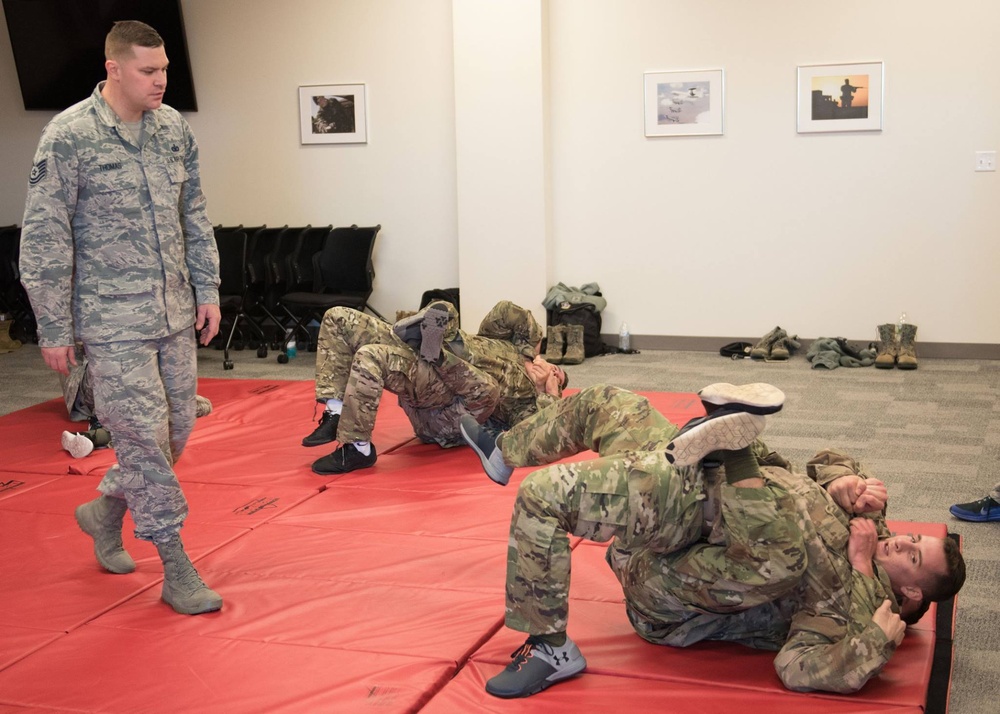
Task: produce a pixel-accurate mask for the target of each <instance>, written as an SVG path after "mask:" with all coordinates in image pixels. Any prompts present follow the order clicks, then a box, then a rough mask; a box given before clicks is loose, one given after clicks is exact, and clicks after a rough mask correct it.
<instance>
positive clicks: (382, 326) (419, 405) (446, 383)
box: [316, 307, 499, 446]
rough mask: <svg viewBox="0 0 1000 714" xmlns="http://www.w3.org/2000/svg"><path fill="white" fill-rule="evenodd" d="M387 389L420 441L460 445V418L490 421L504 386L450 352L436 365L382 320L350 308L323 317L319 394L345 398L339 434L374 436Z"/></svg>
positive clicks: (350, 438) (343, 437)
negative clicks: (488, 418)
mask: <svg viewBox="0 0 1000 714" xmlns="http://www.w3.org/2000/svg"><path fill="white" fill-rule="evenodd" d="M383 390H388V391H390V392H392V393H393V394H396V395H397V396H398V397H399V405H400V406H401V407H402V408H403V411H404V412H406V415H407V416H408V417H409V419H410V423H411V424H412V425H413V431H414V433H415V434H416V435H417V437H419V438H420V439H421V440H422V441H425V442H428V443H437V444H440V445H441V446H457V445H459V444H461V443H464V442H463V441H462V435H461V432H460V431H459V428H458V423H459V420H460V418H461V417H462V416H463V415H465V414H472V415H473V416H474V417H476V418H477V419H478V420H480V421H483V420H485V419H486V418H487V417H488V416H489V414H490V413H491V412H492V411H493V409H494V407H495V406H496V403H497V400H498V399H499V386H498V385H497V383H496V381H495V380H493V379H491V378H490V377H488V376H487V375H486V374H485V373H483V372H482V371H481V370H479V369H476V368H475V367H473V366H472V365H470V364H469V363H467V362H465V361H464V360H461V359H459V358H458V357H455V356H454V355H452V354H450V353H448V352H445V353H444V354H443V355H442V358H441V362H440V363H439V364H436V365H431V364H430V363H428V362H426V361H424V360H421V359H419V358H418V356H417V353H416V352H415V351H414V350H413V349H412V348H411V347H410V346H409V345H407V344H406V343H404V342H403V341H402V340H400V339H399V338H398V337H396V335H395V334H394V333H393V331H392V327H391V326H390V325H388V324H387V323H385V322H382V321H381V320H378V319H376V318H374V317H371V316H369V315H366V314H365V313H362V312H359V311H357V310H352V309H349V308H342V307H335V308H331V309H330V310H328V311H327V312H326V314H325V315H324V316H323V321H322V323H321V325H320V330H319V337H318V340H317V355H316V399H317V401H321V402H325V401H326V400H327V399H340V400H341V401H342V402H343V403H344V408H343V412H342V413H341V415H340V422H339V424H338V426H337V439H338V440H339V441H340V442H341V443H352V442H355V441H370V440H371V435H372V430H373V429H374V428H375V415H376V413H377V412H378V405H379V402H380V401H381V398H382V391H383Z"/></svg>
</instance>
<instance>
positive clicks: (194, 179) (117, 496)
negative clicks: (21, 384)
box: [20, 21, 222, 614]
mask: <svg viewBox="0 0 1000 714" xmlns="http://www.w3.org/2000/svg"><path fill="white" fill-rule="evenodd" d="M105 54H106V57H107V61H106V62H105V67H106V69H107V72H108V78H107V80H106V81H105V82H101V83H100V84H98V85H97V88H96V89H95V90H94V93H93V94H92V95H91V96H90V98H89V99H86V100H84V101H83V102H80V103H78V104H76V105H74V106H72V107H70V108H69V109H67V110H66V111H64V112H62V113H60V114H59V115H57V116H56V117H55V118H54V119H53V120H52V121H51V122H49V124H48V126H46V128H45V130H44V132H43V134H42V138H41V141H40V143H39V146H38V150H37V152H36V154H35V161H34V166H33V167H32V170H31V176H30V179H29V186H28V198H27V204H26V207H25V214H24V225H23V228H22V232H21V258H20V268H21V274H22V280H23V282H24V285H25V288H26V289H27V291H28V294H29V296H30V298H31V303H32V307H33V308H34V311H35V314H36V316H37V319H38V337H39V344H40V345H41V348H42V356H43V358H44V359H45V362H46V364H48V365H49V366H50V367H51V368H53V369H55V370H56V371H58V372H60V373H62V374H67V375H68V374H69V371H70V367H71V366H73V365H74V364H75V363H76V358H75V353H74V342H75V341H79V342H81V343H82V344H83V346H84V350H85V351H86V357H87V360H88V369H89V374H90V376H91V377H92V378H93V392H94V403H95V412H96V415H97V416H98V417H99V419H100V421H101V423H102V424H104V425H105V426H106V427H107V428H108V429H109V430H110V431H112V432H113V433H114V436H115V447H116V455H117V457H118V463H117V464H116V465H115V466H113V467H111V469H109V471H108V472H107V474H106V475H105V477H104V479H103V480H102V481H101V483H100V485H99V486H98V490H99V491H100V492H101V494H102V495H101V496H100V497H98V498H97V499H95V500H94V501H92V502H90V503H87V504H84V505H82V506H80V507H79V508H77V510H76V518H77V522H78V523H79V525H80V527H81V528H82V529H83V530H84V531H85V532H86V533H87V534H88V535H90V536H91V537H92V538H93V539H94V550H95V554H96V556H97V560H98V562H99V563H100V564H101V565H102V566H103V567H104V568H105V569H107V570H109V571H111V572H113V573H129V572H132V571H133V570H134V569H135V562H134V561H133V560H132V558H131V557H130V556H129V554H128V553H127V552H125V550H124V549H123V548H122V541H121V529H122V524H123V518H124V515H125V511H126V510H129V511H131V513H132V518H133V520H134V522H135V534H136V537H138V538H141V539H144V540H150V541H152V542H153V543H154V544H155V545H156V547H157V550H158V551H159V554H160V558H161V559H162V561H163V564H164V582H163V590H162V597H163V599H164V600H165V601H166V602H167V603H168V604H170V605H171V607H173V608H174V610H176V611H178V612H182V613H187V614H195V613H200V612H208V611H211V610H218V609H219V608H221V607H222V598H221V597H219V595H218V594H217V593H215V592H214V591H212V590H210V589H209V588H208V587H206V586H205V584H204V583H203V582H202V581H201V579H200V578H199V576H198V573H197V572H196V571H195V569H194V567H193V566H192V564H191V561H190V560H189V559H188V557H187V555H186V554H185V553H184V548H183V545H182V544H181V540H180V528H181V525H182V524H183V522H184V519H185V517H186V516H187V512H188V506H187V501H186V500H185V498H184V494H183V492H182V491H181V488H180V484H179V483H178V481H177V477H176V475H175V474H174V471H173V464H174V462H175V461H176V460H177V459H178V458H179V457H180V455H181V453H182V452H183V450H184V446H185V444H186V442H187V439H188V436H189V435H190V433H191V429H192V427H193V426H194V419H195V386H196V382H197V376H198V375H197V365H196V354H195V352H196V335H195V330H196V329H198V330H201V342H202V343H203V344H207V343H208V342H209V341H210V340H211V339H212V337H213V336H214V335H215V334H216V333H217V332H218V329H219V319H220V317H219V307H218V302H219V290H218V286H219V268H218V253H217V251H216V247H215V240H214V235H213V230H212V224H211V222H210V221H209V219H208V217H207V215H206V212H205V197H204V194H203V193H202V190H201V179H200V171H199V165H198V147H197V143H196V142H195V139H194V136H193V135H192V133H191V129H190V127H189V126H188V124H187V122H186V121H184V119H183V118H182V117H181V115H180V114H178V113H177V112H176V111H175V110H173V109H171V108H170V107H167V106H165V105H163V104H162V101H163V92H164V90H165V88H166V71H167V56H166V51H165V49H164V47H163V40H162V38H161V37H160V36H159V35H158V34H157V33H156V31H155V30H154V29H153V28H151V27H149V26H148V25H145V24H143V23H141V22H134V21H126V22H119V23H116V24H115V26H114V27H113V28H112V30H111V32H110V33H109V34H108V37H107V41H106V43H105Z"/></svg>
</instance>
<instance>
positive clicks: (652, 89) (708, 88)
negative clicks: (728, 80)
mask: <svg viewBox="0 0 1000 714" xmlns="http://www.w3.org/2000/svg"><path fill="white" fill-rule="evenodd" d="M642 88H643V115H644V121H643V123H644V125H645V131H646V136H704V135H706V134H721V133H722V122H723V112H724V109H723V104H724V101H723V100H724V97H723V87H722V70H721V69H710V70H703V71H697V72H646V73H644V74H643V76H642Z"/></svg>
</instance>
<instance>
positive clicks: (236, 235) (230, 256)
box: [215, 227, 267, 369]
mask: <svg viewBox="0 0 1000 714" xmlns="http://www.w3.org/2000/svg"><path fill="white" fill-rule="evenodd" d="M215 242H216V245H217V246H218V249H219V277H220V279H221V280H220V284H219V309H220V310H221V312H222V318H223V323H224V324H228V325H229V330H228V334H227V336H226V340H225V342H224V343H223V345H224V346H223V350H224V352H223V357H222V368H223V369H232V368H233V361H232V360H231V359H230V358H229V350H230V349H231V348H235V349H236V350H242V349H243V347H244V346H245V345H246V344H251V345H252V344H256V345H257V356H258V357H267V335H266V334H265V333H264V330H263V328H262V327H261V326H260V325H259V324H257V323H256V322H254V321H253V320H251V319H249V317H248V315H247V298H248V295H249V281H248V279H247V275H248V273H249V271H248V269H247V255H248V251H247V247H248V244H249V238H248V237H247V233H246V231H245V230H243V229H242V228H240V227H235V228H222V227H216V229H215ZM242 324H245V325H246V326H247V327H248V328H249V329H250V331H251V332H252V333H253V334H254V335H255V336H256V337H257V340H255V341H250V340H247V339H246V338H245V337H244V335H243V331H242V328H241V325H242ZM221 332H225V331H224V330H223V331H221Z"/></svg>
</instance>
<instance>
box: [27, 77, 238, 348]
mask: <svg viewBox="0 0 1000 714" xmlns="http://www.w3.org/2000/svg"><path fill="white" fill-rule="evenodd" d="M102 87H103V82H102V83H101V84H99V85H98V86H97V88H96V89H94V93H93V94H92V95H91V96H90V98H88V99H86V100H84V101H82V102H79V103H78V104H75V105H73V106H72V107H70V108H69V109H67V110H65V111H64V112H62V113H60V114H58V115H57V116H56V117H55V118H53V119H52V121H50V122H49V124H48V125H47V126H46V127H45V130H44V131H43V133H42V138H41V141H40V142H39V145H38V150H37V152H36V154H35V159H34V165H33V166H32V169H31V176H30V178H29V181H28V184H29V185H28V199H27V203H26V206H25V211H24V221H23V226H22V229H21V257H20V269H21V277H22V281H23V283H24V285H25V288H26V289H27V291H28V295H29V297H30V298H31V304H32V307H33V308H34V311H35V315H36V317H37V319H38V336H39V343H40V344H41V346H42V347H56V346H68V345H72V344H73V342H74V338H76V339H78V340H81V341H84V342H118V341H122V340H135V339H150V338H158V337H165V336H167V335H171V334H175V333H176V332H178V331H179V330H182V329H185V328H187V327H189V326H190V325H192V324H193V323H194V321H195V315H196V304H218V302H219V289H218V286H219V267H218V262H219V260H218V251H217V249H216V246H215V238H214V234H213V230H212V224H211V222H210V221H209V219H208V216H207V214H206V211H205V197H204V195H203V194H202V190H201V176H200V171H199V166H198V147H197V144H196V142H195V139H194V136H193V134H192V133H191V129H190V127H189V126H188V124H187V122H186V121H185V120H184V119H183V117H181V115H180V114H179V113H178V112H177V111H175V110H174V109H171V108H170V107H167V106H161V107H160V108H159V109H156V110H154V111H147V112H145V113H144V114H143V120H142V135H143V136H144V137H145V140H144V141H143V142H142V146H141V147H140V146H138V145H137V143H139V142H137V140H136V139H135V138H133V136H132V133H131V131H130V130H129V129H128V128H127V127H126V125H125V124H124V123H123V122H122V121H121V120H120V119H119V118H118V116H117V115H116V114H115V113H114V111H113V110H112V109H111V107H110V106H109V105H108V104H107V102H105V100H104V98H103V97H102V96H101V89H102Z"/></svg>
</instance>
